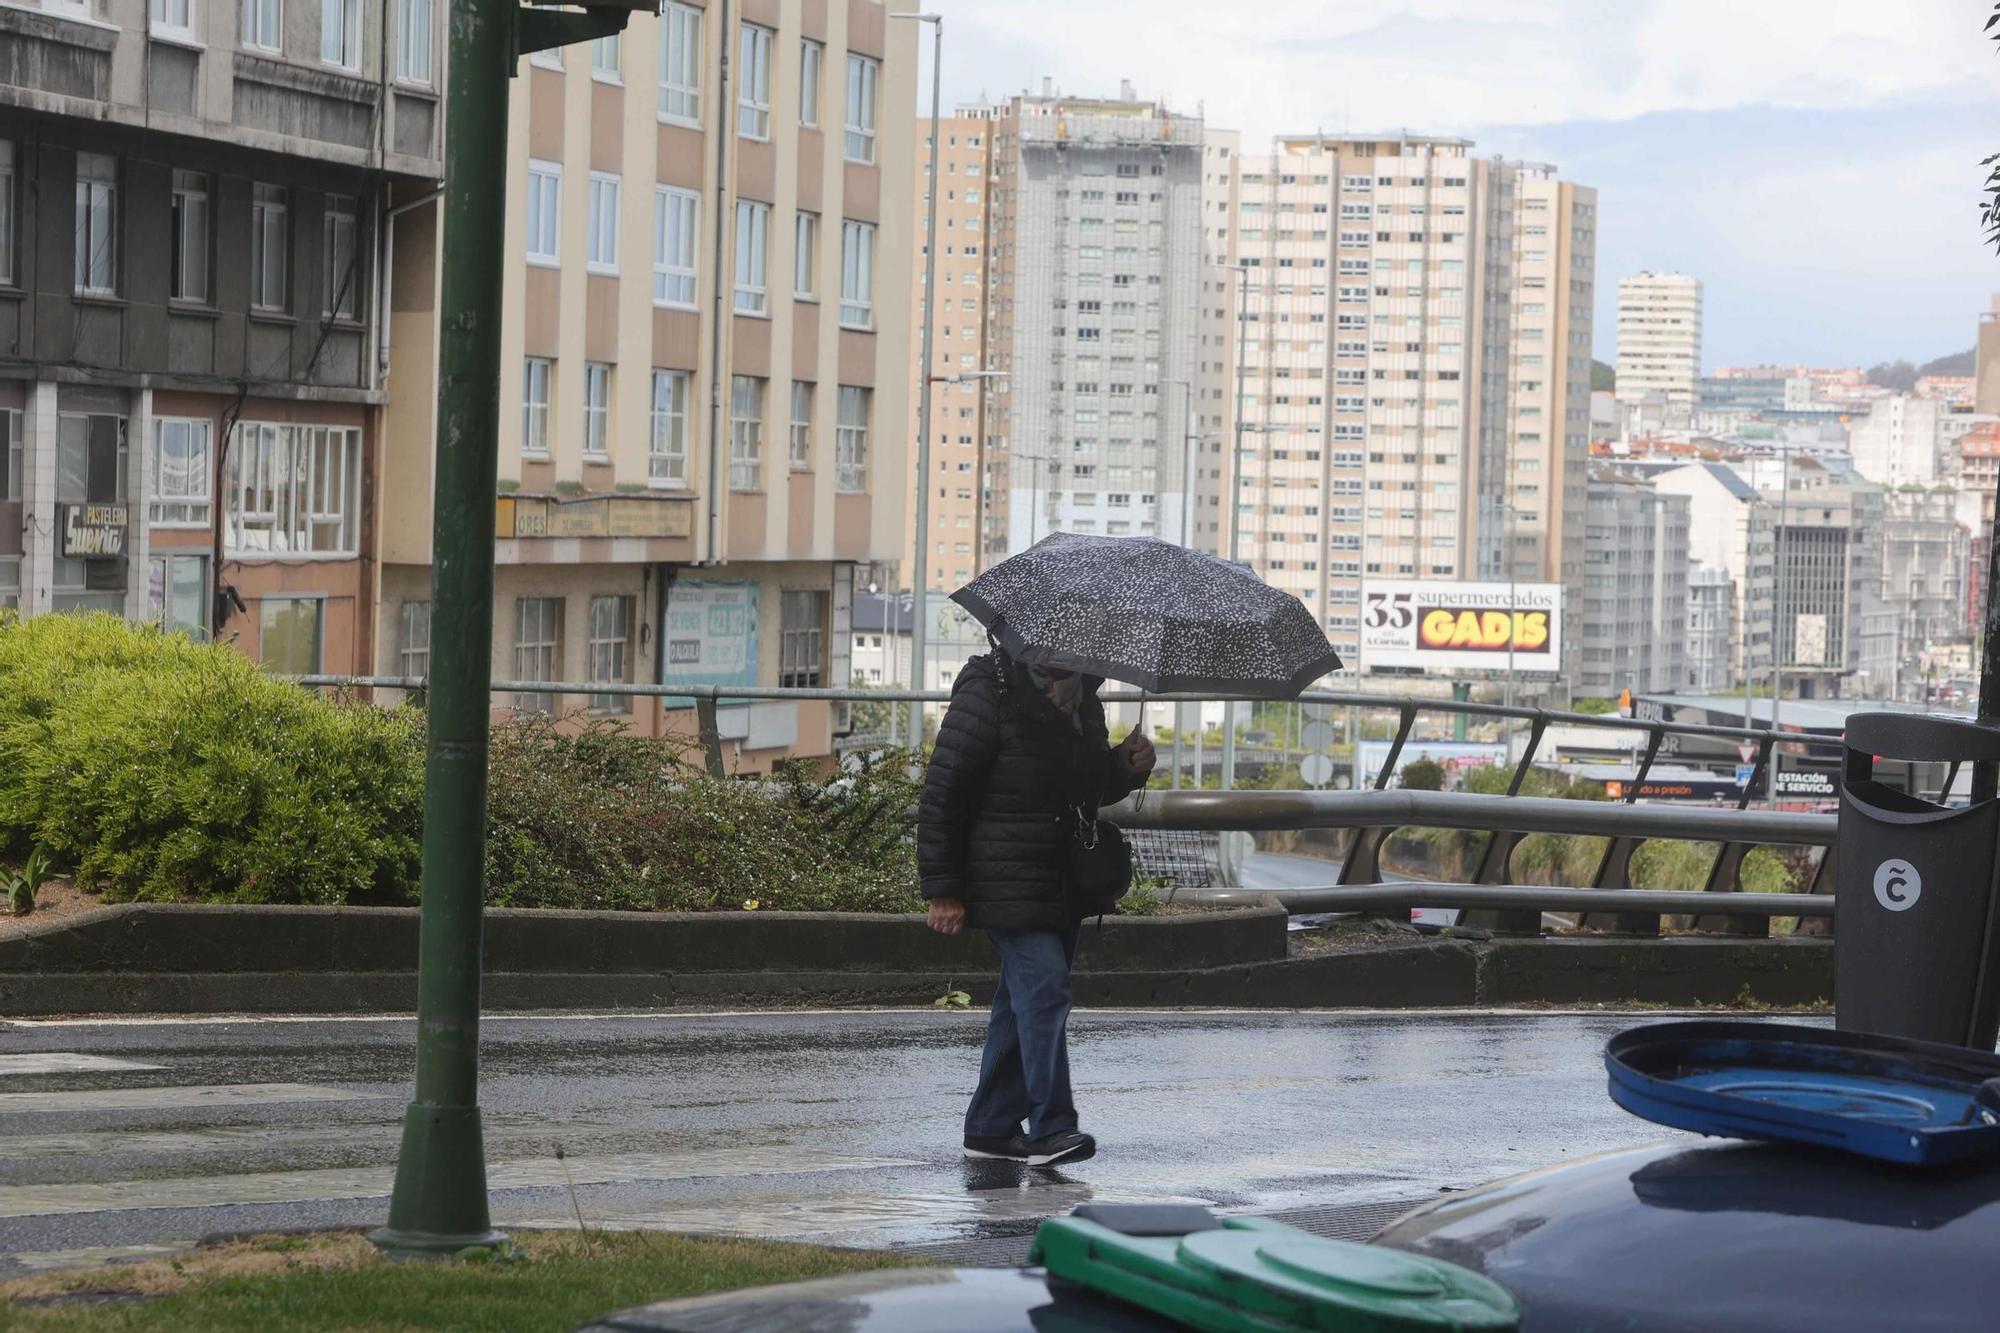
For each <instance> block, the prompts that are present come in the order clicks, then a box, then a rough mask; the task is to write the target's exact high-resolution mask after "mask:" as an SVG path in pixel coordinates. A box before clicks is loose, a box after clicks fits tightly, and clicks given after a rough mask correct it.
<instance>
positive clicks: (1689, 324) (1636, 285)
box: [1617, 271, 1701, 426]
mask: <svg viewBox="0 0 2000 1333" xmlns="http://www.w3.org/2000/svg"><path fill="white" fill-rule="evenodd" d="M1700 378H1701V282H1700V280H1699V279H1696V278H1691V277H1689V276H1688V275H1686V274H1684V273H1653V272H1650V271H1648V272H1642V273H1635V274H1634V275H1632V276H1631V277H1629V278H1620V279H1619V280H1618V387H1617V395H1618V401H1619V402H1620V403H1621V404H1625V405H1627V406H1628V407H1631V408H1639V407H1642V406H1646V405H1653V404H1659V405H1663V407H1664V411H1665V416H1666V422H1667V424H1668V425H1670V426H1685V425H1686V424H1687V423H1688V422H1689V420H1690V419H1691V418H1692V416H1693V413H1694V409H1695V402H1696V385H1697V382H1698V381H1699V380H1700Z"/></svg>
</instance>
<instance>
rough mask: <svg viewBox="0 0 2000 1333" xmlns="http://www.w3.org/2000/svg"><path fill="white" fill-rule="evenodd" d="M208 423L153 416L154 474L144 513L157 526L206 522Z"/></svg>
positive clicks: (204, 524) (199, 525)
mask: <svg viewBox="0 0 2000 1333" xmlns="http://www.w3.org/2000/svg"><path fill="white" fill-rule="evenodd" d="M210 431H211V425H210V423H209V422H206V421H199V420H184V419H181V418H178V417H156V418H154V420H153V476H152V484H151V485H150V486H148V487H147V488H146V489H147V492H148V494H147V497H146V498H147V506H146V508H147V513H148V516H149V518H150V520H151V521H152V523H153V524H155V525H156V526H158V527H164V528H182V527H189V528H206V527H207V526H208V474H209V468H210V466H211V464H210V462H209V453H208V442H209V438H210Z"/></svg>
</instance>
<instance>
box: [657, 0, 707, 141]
mask: <svg viewBox="0 0 2000 1333" xmlns="http://www.w3.org/2000/svg"><path fill="white" fill-rule="evenodd" d="M660 115H661V116H662V117H664V118H665V119H667V120H677V121H681V122H682V123H684V124H688V125H696V124H699V123H700V121H701V11H700V10H699V9H696V8H694V7H693V6H691V5H682V4H675V3H673V0H668V3H667V4H666V5H665V7H664V8H662V9H661V11H660Z"/></svg>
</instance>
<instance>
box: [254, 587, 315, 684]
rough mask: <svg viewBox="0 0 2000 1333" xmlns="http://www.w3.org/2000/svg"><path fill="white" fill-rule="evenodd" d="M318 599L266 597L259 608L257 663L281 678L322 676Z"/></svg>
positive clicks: (259, 604)
mask: <svg viewBox="0 0 2000 1333" xmlns="http://www.w3.org/2000/svg"><path fill="white" fill-rule="evenodd" d="M325 605H326V603H325V602H323V601H321V600H320V599H319V598H317V597H266V598H265V599H264V600H263V601H262V602H260V603H258V605H257V661H258V662H259V663H260V664H261V665H262V666H263V668H264V669H265V670H266V671H269V672H271V673H272V674H273V675H279V676H316V675H318V674H319V640H320V612H321V610H322V609H323V608H324V607H325Z"/></svg>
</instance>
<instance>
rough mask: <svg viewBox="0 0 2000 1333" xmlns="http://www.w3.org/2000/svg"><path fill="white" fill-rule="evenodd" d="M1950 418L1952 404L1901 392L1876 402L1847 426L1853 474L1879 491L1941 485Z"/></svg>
mask: <svg viewBox="0 0 2000 1333" xmlns="http://www.w3.org/2000/svg"><path fill="white" fill-rule="evenodd" d="M1949 415H1950V406H1949V404H1947V403H1946V402H1944V401H1943V400H1940V399H1936V398H1917V397H1912V396H1910V395H1908V394H1900V393H1899V394H1891V395H1889V396H1888V397H1886V398H1878V399H1876V400H1875V401H1874V402H1872V403H1870V404H1869V405H1868V407H1867V410H1866V412H1864V413H1862V414H1861V415H1858V416H1855V417H1853V418H1851V419H1850V420H1849V422H1848V426H1847V452H1848V453H1849V454H1850V455H1851V456H1852V457H1853V459H1854V470H1855V471H1856V472H1859V473H1860V474H1861V475H1862V476H1864V477H1866V478H1868V480H1870V481H1872V482H1874V483H1876V484H1877V485H1879V486H1927V485H1929V484H1930V483H1931V482H1934V481H1936V480H1937V479H1938V477H1939V475H1940V473H1941V463H1942V455H1943V453H1944V442H1945V441H1944V435H1943V433H1942V426H1943V423H1944V420H1945V419H1946V418H1947V417H1948V416H1949ZM1959 433H1961V434H1962V433H1963V432H1962V431H1961V432H1959Z"/></svg>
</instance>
